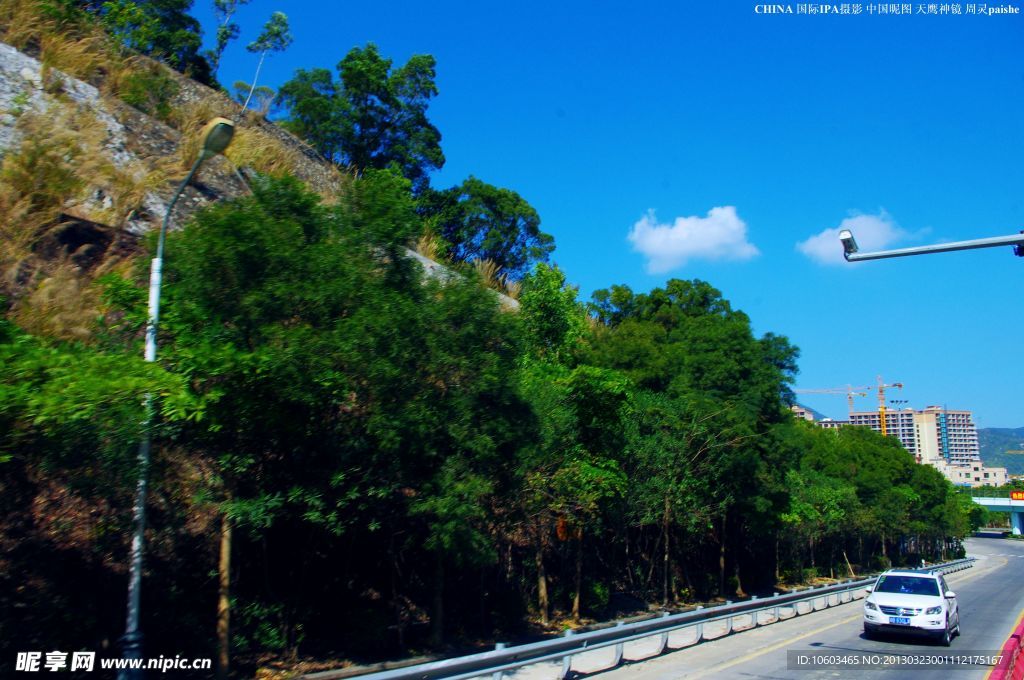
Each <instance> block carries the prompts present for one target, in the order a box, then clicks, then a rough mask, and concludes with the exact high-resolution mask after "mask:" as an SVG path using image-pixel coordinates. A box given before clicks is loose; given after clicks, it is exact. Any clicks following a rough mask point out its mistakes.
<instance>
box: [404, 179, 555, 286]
mask: <svg viewBox="0 0 1024 680" xmlns="http://www.w3.org/2000/svg"><path fill="white" fill-rule="evenodd" d="M420 212H421V214H423V215H424V216H426V217H428V218H430V219H431V220H432V222H433V224H434V229H435V231H437V233H438V234H439V235H440V236H441V237H442V238H444V239H445V241H447V242H448V244H449V246H450V247H449V250H448V252H449V254H450V255H451V256H452V257H453V258H454V259H455V260H458V261H468V260H491V261H492V262H494V263H495V264H497V265H498V266H499V267H501V269H502V271H503V272H504V273H505V274H506V275H507V276H509V277H511V278H513V279H518V278H520V277H522V276H523V275H524V274H525V273H526V272H527V271H529V269H530V268H531V267H532V266H533V265H534V264H536V263H538V262H545V261H546V260H547V259H548V256H549V255H550V254H551V252H552V251H553V250H554V249H555V243H554V238H553V237H552V236H551V235H549V234H546V233H544V232H542V231H541V230H540V216H539V215H538V214H537V211H536V210H534V208H533V206H531V205H530V204H529V203H527V202H526V200H525V199H523V197H522V196H520V195H519V194H517V193H516V192H514V191H511V190H509V189H502V188H499V187H496V186H493V185H491V184H487V183H486V182H482V181H481V180H479V179H477V178H475V177H470V178H469V179H467V180H466V181H464V182H463V183H462V184H461V185H459V186H457V187H452V188H451V189H447V190H445V191H432V190H431V191H428V192H425V193H424V195H423V196H421V198H420Z"/></svg>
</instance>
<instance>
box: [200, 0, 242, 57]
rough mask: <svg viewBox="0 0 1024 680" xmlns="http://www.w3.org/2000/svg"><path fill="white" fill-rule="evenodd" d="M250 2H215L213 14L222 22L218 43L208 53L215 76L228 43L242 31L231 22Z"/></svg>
mask: <svg viewBox="0 0 1024 680" xmlns="http://www.w3.org/2000/svg"><path fill="white" fill-rule="evenodd" d="M247 2H249V0H213V12H214V14H215V15H216V16H217V19H218V20H219V21H220V24H219V25H218V26H217V42H216V44H215V45H214V48H213V49H212V50H209V51H208V52H207V56H208V58H209V61H210V68H211V70H212V72H213V74H214V75H216V74H217V69H218V68H220V58H221V57H222V56H223V55H224V50H225V49H227V46H228V43H229V42H231V41H232V40H234V39H235V38H237V37H238V33H239V31H240V29H239V27H238V24H236V23H235V22H233V21H232V20H231V17H233V16H234V15H235V12H236V11H238V8H239V7H240V6H241V5H244V4H246V3H247Z"/></svg>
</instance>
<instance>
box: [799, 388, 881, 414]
mask: <svg viewBox="0 0 1024 680" xmlns="http://www.w3.org/2000/svg"><path fill="white" fill-rule="evenodd" d="M869 389H871V387H870V386H868V387H853V386H852V385H847V386H846V387H826V388H824V389H820V390H804V389H795V390H793V392H795V393H796V394H845V395H846V404H847V406H848V407H849V410H850V414H851V415H852V414H853V398H854V397H866V396H868V393H867V392H858V391H857V390H869Z"/></svg>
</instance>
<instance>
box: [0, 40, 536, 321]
mask: <svg viewBox="0 0 1024 680" xmlns="http://www.w3.org/2000/svg"><path fill="white" fill-rule="evenodd" d="M166 73H167V74H168V75H169V76H170V77H172V78H173V79H174V80H175V82H176V83H177V86H178V91H177V93H176V94H175V95H174V97H173V99H172V101H171V105H172V107H174V108H175V109H177V110H187V109H189V108H194V107H203V110H209V111H210V112H212V114H213V115H221V116H225V117H227V118H231V119H233V120H236V123H237V124H238V125H239V126H240V127H241V128H254V129H258V130H259V131H260V132H261V133H262V134H263V135H266V136H267V137H269V138H271V139H272V140H273V141H274V142H276V143H278V144H280V145H281V148H282V149H284V150H285V151H287V152H288V157H289V160H290V163H289V171H290V172H292V174H294V175H295V176H296V177H298V178H299V179H301V180H303V181H304V182H305V183H306V184H307V185H308V186H309V187H310V188H311V189H312V190H314V191H316V192H318V193H320V194H321V195H334V194H337V193H338V192H339V191H343V183H342V182H341V181H340V179H341V175H339V173H338V171H337V169H336V168H334V167H333V166H332V165H331V164H330V163H329V162H327V161H326V160H324V159H323V158H322V157H320V156H319V154H317V153H316V151H314V150H313V149H312V148H311V147H310V146H309V145H308V144H306V143H304V142H303V141H302V140H300V139H298V138H296V137H294V136H293V135H291V134H289V133H288V132H286V131H285V130H283V129H281V128H280V127H279V126H277V125H274V124H273V123H271V122H269V121H267V120H265V119H263V118H261V117H259V116H255V115H252V114H245V115H243V114H242V112H241V111H240V110H239V109H240V107H239V105H238V104H237V103H235V102H233V101H232V100H231V99H230V98H228V97H227V96H226V95H225V94H224V93H222V92H219V91H216V90H213V89H211V88H209V87H206V86H205V85H202V84H200V83H197V82H195V81H193V80H191V79H189V78H187V77H185V76H183V75H182V74H180V73H177V72H175V71H172V70H170V69H166ZM58 109H61V110H63V112H65V113H67V112H69V110H70V113H71V115H75V114H76V113H77V114H85V113H86V112H87V113H88V115H90V116H92V117H94V118H95V119H96V120H97V121H98V122H99V123H100V124H101V125H102V126H103V128H104V135H103V141H102V153H103V155H104V156H105V157H106V158H107V159H108V160H109V161H110V162H111V163H112V164H113V166H114V167H116V168H118V169H119V170H122V171H125V172H127V173H130V174H133V175H138V179H139V180H140V181H141V180H142V176H143V175H145V174H146V173H148V172H154V171H156V170H158V169H159V168H160V167H161V166H168V164H169V161H170V166H171V167H172V168H173V171H172V172H169V173H168V176H167V177H166V179H165V181H163V182H161V183H159V185H158V186H154V187H153V188H152V190H149V191H146V193H145V196H144V198H142V200H141V202H140V205H139V207H138V208H137V209H135V210H134V211H133V212H132V213H131V214H130V215H129V216H128V217H127V218H126V219H125V221H124V223H123V224H108V225H106V226H108V227H110V228H113V229H115V230H118V231H126V232H128V235H130V236H131V237H138V236H140V235H141V234H144V233H145V232H147V231H149V230H151V229H154V228H159V226H160V223H161V221H162V219H163V216H164V213H165V212H166V210H167V204H168V202H169V201H170V200H171V197H172V196H173V194H174V192H175V190H176V189H177V187H178V184H179V183H180V181H181V179H183V178H184V176H185V174H186V173H187V171H188V167H187V165H186V161H185V159H184V158H183V155H184V154H183V150H182V148H181V147H182V142H183V135H182V132H180V131H179V130H175V129H174V128H172V127H171V126H169V125H167V124H165V123H163V122H161V121H159V120H157V119H155V118H153V117H151V116H148V115H146V114H145V113H143V112H141V111H139V110H137V109H135V108H133V107H131V106H128V105H127V104H124V103H123V102H121V101H118V100H116V99H113V98H111V97H107V96H104V95H103V94H102V93H101V92H100V91H99V90H98V89H97V88H96V87H94V86H93V85H90V84H89V83H86V82H83V81H81V80H78V79H76V78H73V77H71V76H69V75H67V74H65V73H61V72H60V71H58V70H56V69H49V70H46V69H44V68H43V65H42V64H41V63H40V61H39V60H38V59H35V58H33V57H31V56H28V55H26V54H23V53H21V52H19V51H18V50H16V49H15V48H13V47H11V46H9V45H6V44H3V43H0V154H3V153H4V152H5V151H6V150H9V149H12V148H15V147H17V146H18V145H19V144H20V143H21V135H22V133H21V130H20V129H19V126H18V120H19V117H20V116H22V115H25V114H26V113H28V112H34V113H38V114H51V113H55V112H56V111H57V110H58ZM175 160H177V161H179V162H176V163H175V162H174V161H175ZM241 170H242V171H243V172H244V171H245V170H246V169H245V168H242V169H241ZM91 189H92V191H91V193H90V195H89V196H88V197H87V198H85V199H83V200H80V201H72V202H69V203H68V204H67V205H65V211H64V212H65V216H64V217H62V218H61V219H62V221H64V222H68V226H70V224H71V223H72V222H74V221H75V220H76V219H77V220H78V221H79V222H80V223H76V224H77V226H76V227H75V229H74V230H73V233H72V232H69V234H72V236H74V237H75V238H78V237H87V236H88V235H89V234H94V235H96V237H97V238H96V241H95V243H89V244H87V245H89V246H90V249H91V252H93V253H95V252H96V249H97V248H100V249H105V248H106V247H107V246H108V245H109V244H110V238H109V237H108V236H102V235H100V231H102V230H101V229H100V227H102V226H104V217H103V216H104V215H106V214H109V207H110V205H109V203H110V197H109V192H108V191H106V190H105V187H102V186H95V187H91ZM246 193H248V187H247V186H246V184H245V181H244V179H243V177H242V173H241V172H239V169H238V168H235V167H234V166H233V165H232V163H231V162H230V161H228V160H227V159H225V158H224V157H221V156H217V157H214V158H211V159H209V160H207V161H206V162H205V163H204V164H203V166H202V168H201V170H200V172H199V173H198V174H197V175H196V176H195V177H194V178H193V180H192V182H191V183H190V184H189V185H188V186H187V187H186V188H185V190H184V192H183V193H182V196H181V198H180V199H179V200H178V202H177V203H176V204H175V207H174V212H173V214H172V216H171V228H172V229H173V228H176V227H180V226H181V225H183V224H184V223H185V222H186V221H187V220H188V217H189V216H190V215H191V214H192V213H193V212H194V211H195V210H197V209H198V208H201V207H203V206H204V205H207V204H209V203H212V202H214V201H218V200H222V199H225V198H233V197H237V196H242V195H245V194H246ZM72 236H68V238H71V239H72V240H74V238H72ZM118 241H119V242H120V243H124V239H123V238H122V239H119V240H118ZM136 241H137V238H129V242H131V243H135V242H136ZM76 243H77V241H76ZM52 245H53V243H51V244H50V246H52ZM81 245H82V244H78V247H81ZM50 246H48V247H50ZM75 252H77V251H75ZM408 253H409V254H410V256H411V257H414V258H415V259H417V260H418V261H419V262H420V263H421V264H422V265H423V267H424V270H425V272H426V274H427V275H428V276H433V277H439V278H448V277H450V276H453V275H454V274H453V272H451V271H450V270H448V269H447V268H445V267H444V266H443V265H440V264H438V263H436V262H434V261H432V260H429V259H427V258H425V257H423V256H422V255H420V254H419V253H416V252H415V251H412V250H408ZM66 254H68V255H72V254H73V253H72V252H71V251H70V250H69V251H66ZM499 297H500V298H501V301H502V304H503V306H504V307H506V308H510V309H515V308H518V306H519V303H518V302H517V301H516V300H514V299H512V298H510V297H508V296H505V295H501V294H499Z"/></svg>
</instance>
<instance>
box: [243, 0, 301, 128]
mask: <svg viewBox="0 0 1024 680" xmlns="http://www.w3.org/2000/svg"><path fill="white" fill-rule="evenodd" d="M291 44H292V34H291V31H290V29H289V28H288V16H287V15H286V14H285V13H284V12H274V13H273V14H271V15H270V19H269V20H268V21H267V23H266V24H265V25H264V26H263V32H262V33H260V35H259V37H258V38H256V40H254V41H252V42H251V43H249V45H248V46H247V47H246V48H245V49H247V50H249V51H250V52H253V53H258V54H259V55H260V60H259V62H258V63H257V64H256V75H254V76H253V78H252V85H250V87H249V96H248V97H246V98H245V101H244V102H243V103H242V108H243V109H247V108H249V100H250V99H251V98H252V95H253V92H255V91H256V83H257V81H258V80H259V79H260V69H261V68H263V60H264V59H266V58H267V55H268V54H269V53H271V52H283V51H284V50H286V49H287V48H288V46H289V45H291Z"/></svg>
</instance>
